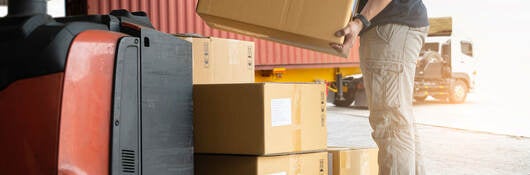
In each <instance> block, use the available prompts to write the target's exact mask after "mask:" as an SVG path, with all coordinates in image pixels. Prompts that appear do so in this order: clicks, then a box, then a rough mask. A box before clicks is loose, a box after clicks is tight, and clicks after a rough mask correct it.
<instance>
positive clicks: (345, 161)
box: [328, 148, 379, 175]
mask: <svg viewBox="0 0 530 175" xmlns="http://www.w3.org/2000/svg"><path fill="white" fill-rule="evenodd" d="M328 151H329V166H330V167H329V175H377V174H378V172H379V167H378V164H377V148H330V149H328Z"/></svg>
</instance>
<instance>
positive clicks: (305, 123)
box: [193, 83, 327, 155]
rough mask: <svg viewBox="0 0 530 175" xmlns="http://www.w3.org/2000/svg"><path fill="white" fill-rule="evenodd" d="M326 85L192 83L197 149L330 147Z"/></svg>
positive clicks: (255, 151)
mask: <svg viewBox="0 0 530 175" xmlns="http://www.w3.org/2000/svg"><path fill="white" fill-rule="evenodd" d="M325 90H326V88H325V85H324V84H308V83H305V84H284V83H249V84H211V85H194V89H193V101H194V104H193V108H194V120H195V121H194V133H195V153H210V154H217V153H219V154H242V155H277V154H284V153H299V152H309V151H319V150H320V151H323V150H325V149H326V148H327V129H326V103H325V102H326V97H325Z"/></svg>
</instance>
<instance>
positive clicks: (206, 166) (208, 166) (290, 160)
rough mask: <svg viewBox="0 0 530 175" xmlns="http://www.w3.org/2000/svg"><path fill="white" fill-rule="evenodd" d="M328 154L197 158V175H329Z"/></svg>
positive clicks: (198, 156)
mask: <svg viewBox="0 0 530 175" xmlns="http://www.w3.org/2000/svg"><path fill="white" fill-rule="evenodd" d="M327 161H328V160H327V152H320V153H308V154H293V155H283V156H267V157H260V156H231V155H200V154H199V155H196V156H195V174H196V175H227V174H229V175H327V174H328V162H327Z"/></svg>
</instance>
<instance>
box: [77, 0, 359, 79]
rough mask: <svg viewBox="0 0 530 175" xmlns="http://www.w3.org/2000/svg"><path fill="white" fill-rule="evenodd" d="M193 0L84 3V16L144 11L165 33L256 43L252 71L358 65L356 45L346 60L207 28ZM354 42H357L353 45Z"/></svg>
mask: <svg viewBox="0 0 530 175" xmlns="http://www.w3.org/2000/svg"><path fill="white" fill-rule="evenodd" d="M196 5H197V0H87V8H88V9H87V13H88V14H107V13H109V12H110V11H111V10H113V9H127V10H130V11H145V12H147V14H148V15H149V18H150V19H151V22H152V23H153V25H154V26H155V27H156V28H157V29H158V30H160V31H163V32H167V33H172V34H176V33H197V34H201V35H203V36H215V37H221V38H231V39H238V40H247V41H253V42H255V43H256V56H255V58H256V69H257V70H263V69H272V68H275V67H284V68H317V67H346V66H358V63H359V56H358V49H357V48H358V44H357V45H356V46H355V47H354V49H352V52H351V54H350V56H349V58H347V59H345V58H340V57H336V56H332V55H328V54H323V53H319V52H314V51H310V50H306V49H301V48H297V47H292V46H287V45H283V44H278V43H275V42H270V41H266V40H261V39H256V38H252V37H248V36H244V35H239V34H234V33H230V32H225V31H220V30H216V29H211V28H210V27H208V26H207V25H206V24H205V22H204V21H203V20H202V19H201V18H200V17H199V16H198V15H197V14H196V13H195V7H196ZM357 43H358V42H357Z"/></svg>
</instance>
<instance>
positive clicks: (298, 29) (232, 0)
mask: <svg viewBox="0 0 530 175" xmlns="http://www.w3.org/2000/svg"><path fill="white" fill-rule="evenodd" d="M352 6H353V0H338V1H321V0H304V1H299V0H277V1H263V0H199V2H198V5H197V13H198V14H199V15H200V16H201V18H203V20H205V21H206V23H207V24H208V25H209V26H210V27H213V28H218V29H222V30H227V31H231V32H236V33H241V34H245V35H250V36H254V37H259V38H263V39H268V40H272V41H277V42H281V43H284V44H290V45H294V46H298V47H303V48H307V49H311V50H316V51H320V52H325V53H329V54H334V55H339V56H343V57H346V56H347V55H340V54H338V53H337V52H336V51H335V50H333V49H332V48H331V47H329V43H332V42H334V43H342V42H343V40H344V38H343V37H336V36H334V33H335V32H336V31H337V30H339V29H341V28H343V27H344V26H346V24H347V23H348V21H349V20H350V17H351V14H352Z"/></svg>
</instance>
